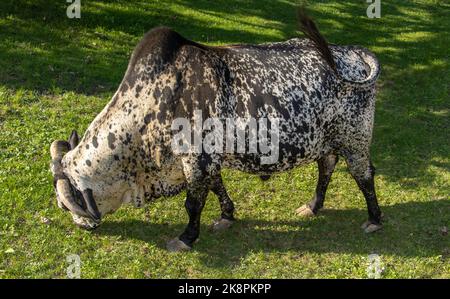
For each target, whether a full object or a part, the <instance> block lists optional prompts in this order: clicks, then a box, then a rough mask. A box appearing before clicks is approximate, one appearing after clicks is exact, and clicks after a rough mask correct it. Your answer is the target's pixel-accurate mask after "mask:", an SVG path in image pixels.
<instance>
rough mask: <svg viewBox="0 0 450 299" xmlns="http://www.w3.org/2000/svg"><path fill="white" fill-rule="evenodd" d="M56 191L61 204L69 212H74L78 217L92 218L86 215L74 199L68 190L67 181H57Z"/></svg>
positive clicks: (69, 189)
mask: <svg viewBox="0 0 450 299" xmlns="http://www.w3.org/2000/svg"><path fill="white" fill-rule="evenodd" d="M56 191H57V192H58V195H59V198H60V199H61V202H62V203H63V204H64V205H65V206H66V208H68V209H69V210H70V211H72V212H74V213H75V214H77V215H78V216H82V217H87V218H92V216H91V215H90V214H89V213H87V212H86V211H85V210H84V209H83V208H82V207H81V206H80V205H79V204H78V203H77V202H76V201H75V199H74V197H73V195H72V191H71V188H70V183H69V180H68V179H59V180H57V181H56Z"/></svg>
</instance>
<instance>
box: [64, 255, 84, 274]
mask: <svg viewBox="0 0 450 299" xmlns="http://www.w3.org/2000/svg"><path fill="white" fill-rule="evenodd" d="M66 261H67V263H69V266H68V267H67V269H66V273H67V278H80V277H81V259H80V256H79V255H78V254H70V255H68V256H67V257H66Z"/></svg>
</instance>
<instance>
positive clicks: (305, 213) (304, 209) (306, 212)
mask: <svg viewBox="0 0 450 299" xmlns="http://www.w3.org/2000/svg"><path fill="white" fill-rule="evenodd" d="M295 212H296V213H297V215H299V216H301V217H305V218H309V217H314V216H315V215H316V214H314V212H313V211H312V210H311V208H310V207H309V206H308V205H303V206H301V207H300V208H298V209H297V210H295Z"/></svg>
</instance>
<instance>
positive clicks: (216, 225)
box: [212, 218, 234, 231]
mask: <svg viewBox="0 0 450 299" xmlns="http://www.w3.org/2000/svg"><path fill="white" fill-rule="evenodd" d="M233 222H234V221H232V220H228V219H225V218H220V219H219V220H217V221H214V222H213V224H212V230H213V231H221V230H225V229H227V228H230V226H231V225H232V224H233Z"/></svg>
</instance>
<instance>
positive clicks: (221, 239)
mask: <svg viewBox="0 0 450 299" xmlns="http://www.w3.org/2000/svg"><path fill="white" fill-rule="evenodd" d="M383 211H384V213H385V220H384V227H383V229H382V230H381V231H379V232H376V233H373V234H369V235H367V234H364V233H363V232H362V230H361V229H360V228H359V224H360V223H359V222H362V221H363V220H364V219H365V218H366V217H367V212H366V211H365V210H359V209H350V210H324V211H323V212H322V213H321V214H320V216H319V217H317V218H315V219H306V220H300V219H299V220H298V221H292V220H289V221H286V220H280V221H264V220H257V219H239V220H238V221H237V222H235V224H234V225H233V226H232V227H231V228H230V229H229V230H227V231H224V232H212V231H211V230H210V229H209V227H208V226H206V225H202V233H201V235H200V240H199V242H197V243H196V244H195V246H194V249H193V250H195V251H197V252H199V253H202V254H201V260H202V261H203V262H204V263H205V264H207V265H208V266H210V267H228V266H230V264H231V265H233V264H237V263H239V261H241V260H242V258H243V257H245V256H247V255H248V254H250V253H252V252H265V253H270V252H288V251H289V252H292V253H294V254H298V255H301V254H302V253H307V252H311V253H343V254H362V255H365V254H367V255H368V254H371V253H377V254H380V255H394V256H401V257H431V256H437V255H443V258H448V257H449V254H450V252H449V248H450V243H449V239H448V236H447V235H446V234H443V233H442V232H441V231H440V228H442V227H443V226H445V225H448V215H449V212H450V201H448V200H446V199H441V200H436V201H431V202H409V203H401V204H396V205H392V206H386V207H384V208H383ZM422 215H429V216H431V217H427V218H426V220H423V219H422V218H423V217H422ZM430 219H432V220H431V221H430ZM183 229H184V225H183V224H168V223H166V224H155V223H151V222H145V221H141V220H127V221H122V222H111V221H107V222H105V223H103V224H102V226H100V227H99V228H98V229H97V230H95V231H94V233H95V234H99V235H113V236H115V235H120V236H122V237H123V238H128V239H137V240H141V241H144V242H147V243H150V244H154V245H156V246H157V247H160V248H161V249H164V250H165V244H166V241H167V240H169V239H170V238H171V237H174V236H175V235H177V234H179V233H181V232H182V230H183Z"/></svg>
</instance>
